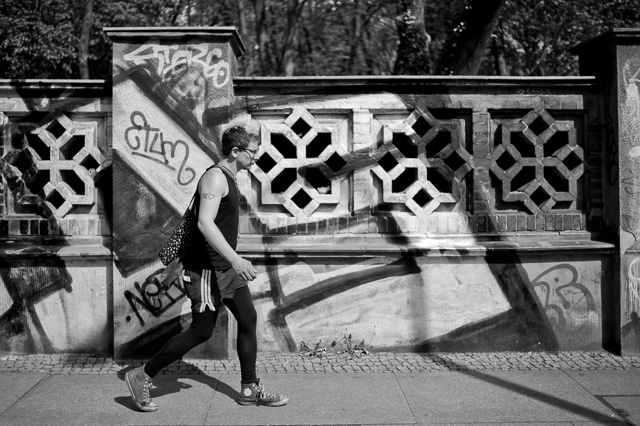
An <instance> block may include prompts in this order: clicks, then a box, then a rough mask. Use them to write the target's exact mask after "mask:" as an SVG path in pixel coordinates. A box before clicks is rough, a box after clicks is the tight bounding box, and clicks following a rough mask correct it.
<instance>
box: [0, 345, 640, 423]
mask: <svg viewBox="0 0 640 426" xmlns="http://www.w3.org/2000/svg"><path fill="white" fill-rule="evenodd" d="M137 365H140V361H132V360H114V359H111V358H105V357H100V356H88V355H31V356H15V355H0V425H39V424H42V425H126V424H156V425H183V424H188V425H244V424H253V425H294V424H295V425H306V424H309V425H312V424H313V425H322V424H341V425H353V424H359V425H407V424H419V425H427V424H429V425H433V424H500V425H505V424H509V425H513V424H542V425H584V426H587V425H596V424H620V425H625V424H637V425H639V426H640V358H638V357H619V356H615V355H611V354H608V353H605V352H563V353H557V354H554V353H541V352H529V353H514V352H504V353H457V354H429V355H426V354H407V353H401V354H394V353H369V354H361V355H360V356H354V355H350V354H345V353H342V354H326V355H324V356H322V357H318V356H315V355H313V356H310V354H308V353H301V354H271V353H260V354H259V359H258V370H259V376H260V377H261V379H262V382H263V383H264V384H265V386H266V390H267V391H272V392H276V393H284V394H287V395H289V396H290V397H291V401H290V402H289V404H288V405H286V406H285V407H280V408H267V407H243V406H239V405H237V404H236V403H235V402H234V399H235V397H236V396H237V392H238V388H239V386H238V385H239V379H240V373H239V364H238V360H237V358H232V359H230V360H223V361H217V360H212V361H202V360H184V361H178V362H176V363H174V364H173V365H171V366H170V367H169V368H168V369H166V371H165V372H163V374H160V375H159V376H157V377H156V378H155V380H154V385H155V386H156V388H155V389H153V390H152V393H151V394H152V397H153V398H154V400H155V401H156V402H157V403H158V404H159V405H160V409H159V410H158V411H157V412H155V413H140V412H138V411H136V410H135V409H134V405H133V403H132V401H131V398H130V397H129V395H128V391H127V389H126V386H125V384H124V373H125V372H126V371H127V370H129V369H130V368H131V367H132V366H137Z"/></svg>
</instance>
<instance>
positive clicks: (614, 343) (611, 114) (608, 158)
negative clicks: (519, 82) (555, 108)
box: [573, 29, 640, 355]
mask: <svg viewBox="0 0 640 426" xmlns="http://www.w3.org/2000/svg"><path fill="white" fill-rule="evenodd" d="M573 52H574V53H576V54H578V55H579V58H580V74H581V75H595V76H597V77H600V78H602V80H603V83H604V96H605V117H607V119H605V122H604V123H603V124H604V130H605V132H606V135H607V136H606V141H607V143H606V144H605V147H604V151H605V152H604V160H605V161H604V162H603V166H604V177H605V194H604V197H605V199H604V205H605V220H606V222H607V224H608V227H609V235H610V236H611V239H612V242H613V243H615V244H616V247H617V250H616V262H615V273H614V274H612V275H613V276H614V282H613V283H611V285H614V286H617V287H618V289H617V290H618V291H619V292H618V291H617V292H615V293H614V295H615V296H614V297H613V299H612V300H610V301H609V302H610V305H611V307H615V308H616V309H617V310H618V312H616V317H617V318H618V319H619V322H618V323H617V324H616V327H615V329H616V330H615V334H614V335H613V336H605V337H608V339H605V342H606V341H607V340H608V341H609V343H610V346H611V348H610V349H614V350H616V351H620V352H621V353H622V354H625V355H638V354H640V319H639V318H638V315H639V314H640V94H639V89H640V29H614V30H612V31H610V32H607V33H605V34H602V35H600V36H598V37H596V38H594V39H592V40H589V41H587V42H585V43H583V44H581V45H579V46H577V47H575V48H574V49H573ZM603 285H604V284H603ZM603 303H604V300H603Z"/></svg>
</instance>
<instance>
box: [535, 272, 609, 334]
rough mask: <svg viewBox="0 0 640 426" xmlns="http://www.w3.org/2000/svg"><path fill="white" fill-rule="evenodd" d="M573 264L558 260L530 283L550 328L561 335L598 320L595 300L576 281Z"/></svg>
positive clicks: (577, 331) (576, 332)
mask: <svg viewBox="0 0 640 426" xmlns="http://www.w3.org/2000/svg"><path fill="white" fill-rule="evenodd" d="M578 280H579V273H578V270H577V269H576V267H575V266H572V265H571V264H568V263H561V264H559V265H556V266H553V267H551V268H549V269H547V270H546V271H544V272H542V273H541V274H540V275H538V276H537V277H536V278H534V279H533V280H532V282H531V284H532V285H533V288H534V289H535V291H536V294H537V296H538V298H539V299H540V302H541V304H542V306H543V308H544V310H545V313H546V315H547V317H548V318H549V320H550V321H551V322H552V323H553V328H554V330H556V331H557V332H558V333H561V334H573V336H574V337H577V335H578V334H579V333H580V331H581V329H584V328H587V329H590V328H591V327H593V325H594V324H597V323H598V321H599V315H598V310H597V305H596V300H595V298H594V296H593V294H592V293H591V291H590V290H589V288H588V287H587V286H586V285H584V284H582V283H580V282H579V281H578Z"/></svg>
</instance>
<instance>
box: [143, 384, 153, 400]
mask: <svg viewBox="0 0 640 426" xmlns="http://www.w3.org/2000/svg"><path fill="white" fill-rule="evenodd" d="M152 384H153V383H151V382H150V381H149V380H147V379H145V380H144V385H142V400H143V401H144V402H149V401H150V400H151V397H150V396H149V390H150V389H151V385H152Z"/></svg>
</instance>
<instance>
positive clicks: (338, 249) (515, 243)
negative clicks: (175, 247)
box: [237, 232, 615, 257]
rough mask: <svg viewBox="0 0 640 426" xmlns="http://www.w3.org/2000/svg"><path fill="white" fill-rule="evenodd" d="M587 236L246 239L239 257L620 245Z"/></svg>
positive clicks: (606, 249)
mask: <svg viewBox="0 0 640 426" xmlns="http://www.w3.org/2000/svg"><path fill="white" fill-rule="evenodd" d="M589 235H590V234H588V233H586V232H574V233H570V234H569V235H566V236H562V237H561V236H560V235H558V233H552V232H548V233H541V232H535V233H534V232H532V233H531V235H523V234H521V233H519V234H515V233H514V234H486V235H473V236H466V237H460V236H437V237H436V236H425V235H411V234H397V235H387V236H382V235H367V236H364V235H361V236H360V235H349V236H339V235H335V236H329V235H327V236H317V237H314V236H309V235H305V236H295V235H294V236H270V235H269V236H267V235H242V236H241V237H240V239H239V242H238V249H237V251H238V253H240V254H241V255H244V256H247V257H255V256H259V257H264V256H265V255H266V256H268V257H271V256H275V257H287V256H290V255H300V256H304V257H326V256H338V257H344V256H349V257H372V256H377V255H394V254H395V255H398V254H406V253H408V254H412V255H414V256H420V257H423V256H427V257H440V256H457V257H459V256H461V255H464V256H486V255H487V254H489V253H491V252H511V253H518V254H526V253H531V254H551V253H555V252H566V251H573V252H581V253H585V254H586V253H587V252H589V253H594V252H597V253H600V254H613V253H614V249H615V246H614V245H613V244H610V243H606V242H602V241H595V240H592V239H590V238H589Z"/></svg>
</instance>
